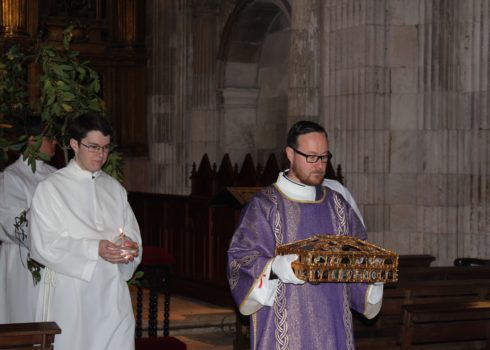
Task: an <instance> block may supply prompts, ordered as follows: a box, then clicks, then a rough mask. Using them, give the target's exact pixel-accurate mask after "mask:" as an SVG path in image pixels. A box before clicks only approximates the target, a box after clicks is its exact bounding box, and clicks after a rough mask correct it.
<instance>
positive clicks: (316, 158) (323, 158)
mask: <svg viewBox="0 0 490 350" xmlns="http://www.w3.org/2000/svg"><path fill="white" fill-rule="evenodd" d="M289 147H291V146H289ZM291 148H292V149H293V151H294V152H296V153H298V154H299V155H301V156H303V157H305V159H306V163H316V162H318V161H321V162H322V163H328V161H329V160H330V159H331V158H332V153H330V151H328V152H327V154H325V155H323V156H317V155H316V154H306V153H303V152H301V151H299V150H297V149H296V148H294V147H291Z"/></svg>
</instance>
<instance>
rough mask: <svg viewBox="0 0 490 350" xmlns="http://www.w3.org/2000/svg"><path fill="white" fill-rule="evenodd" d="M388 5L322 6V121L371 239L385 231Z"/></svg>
mask: <svg viewBox="0 0 490 350" xmlns="http://www.w3.org/2000/svg"><path fill="white" fill-rule="evenodd" d="M385 6H386V2H385V1H378V0H374V1H373V0H366V1H364V0H362V1H359V0H351V1H341V2H340V1H335V0H329V1H324V2H322V8H321V23H322V33H321V52H322V53H321V57H322V67H321V68H322V70H321V102H320V110H321V114H322V118H321V119H322V121H323V123H324V126H325V127H326V129H327V131H328V133H329V140H330V150H331V152H332V153H333V159H332V162H333V164H334V166H336V165H337V164H341V166H342V169H343V174H344V178H345V184H346V186H347V187H348V188H349V190H350V191H351V192H352V194H353V195H354V197H355V198H356V201H357V202H358V204H359V206H360V209H361V211H362V212H363V215H364V219H365V222H366V223H367V226H368V230H369V238H370V239H371V240H373V241H374V242H378V243H379V242H382V240H383V237H384V234H385V232H386V231H387V230H388V229H389V228H388V220H387V215H388V211H387V210H386V209H387V208H386V204H385V203H384V198H385V186H384V184H385V181H386V174H387V172H388V169H389V143H388V142H389V128H388V121H389V91H390V86H389V81H390V80H389V69H388V68H387V57H386V45H387V44H386V32H387V30H386V8H385Z"/></svg>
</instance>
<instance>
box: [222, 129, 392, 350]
mask: <svg viewBox="0 0 490 350" xmlns="http://www.w3.org/2000/svg"><path fill="white" fill-rule="evenodd" d="M287 142H288V146H287V147H286V155H287V157H288V159H289V162H290V169H289V170H287V171H285V172H284V173H280V174H279V176H278V179H277V182H276V183H275V184H273V185H272V186H269V187H267V188H265V189H264V190H262V191H261V192H260V193H259V194H257V195H256V196H255V197H254V198H252V200H251V201H250V203H249V204H248V205H247V207H246V208H244V210H243V211H242V216H241V221H240V224H239V226H238V228H237V230H236V231H235V234H234V236H233V239H232V241H231V244H230V248H229V250H228V280H229V284H230V288H231V292H232V295H233V298H234V300H235V302H236V303H237V305H238V306H239V310H240V312H241V313H242V314H244V315H250V316H251V327H250V335H251V348H252V349H266V350H271V349H277V350H279V349H308V350H314V349H322V350H342V349H354V338H353V328H352V327H353V326H352V314H351V309H354V310H356V311H357V312H359V313H361V314H363V315H364V316H366V317H367V318H373V317H374V316H376V315H377V313H378V312H379V310H380V308H381V302H382V297H383V285H382V284H380V285H378V284H365V283H320V284H318V285H312V284H309V283H304V281H301V280H299V279H298V278H296V276H295V275H294V272H293V270H292V268H291V262H292V261H294V260H296V259H297V255H295V254H290V255H284V256H276V255H275V249H276V246H277V245H281V244H285V243H290V242H293V241H297V240H301V239H305V238H308V237H311V236H313V235H315V234H333V235H350V236H355V237H358V238H361V239H366V230H365V228H364V224H363V221H362V217H361V216H360V214H359V210H358V208H357V205H356V204H355V202H354V201H353V200H352V196H351V195H350V193H349V192H348V191H347V190H346V189H345V188H344V187H342V186H341V185H340V184H339V183H338V182H335V184H334V183H332V181H331V180H330V181H324V176H325V170H326V166H327V162H328V157H329V156H330V153H329V151H328V139H327V133H326V132H325V129H324V128H323V127H322V126H320V125H319V124H316V123H313V122H310V121H300V122H298V123H296V124H295V125H293V127H292V128H291V129H290V131H289V134H288V139H287Z"/></svg>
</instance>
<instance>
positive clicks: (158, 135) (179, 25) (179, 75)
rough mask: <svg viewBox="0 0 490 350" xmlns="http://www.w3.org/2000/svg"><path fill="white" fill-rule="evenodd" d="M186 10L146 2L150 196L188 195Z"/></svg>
mask: <svg viewBox="0 0 490 350" xmlns="http://www.w3.org/2000/svg"><path fill="white" fill-rule="evenodd" d="M189 8H190V4H189V2H188V1H186V0H183V1H157V0H153V1H148V2H147V18H148V19H149V23H148V25H149V31H148V33H149V37H148V41H149V43H150V47H151V51H150V52H151V55H150V58H149V62H148V94H147V96H148V103H147V105H148V116H147V120H148V133H149V149H150V162H151V175H150V187H151V191H152V192H156V193H174V194H187V193H189V191H190V183H189V176H190V170H191V164H190V163H189V161H188V159H189V133H190V130H191V125H190V120H189V113H188V111H189V108H190V106H189V105H190V102H189V101H190V98H189V95H190V92H189V88H190V87H189V85H188V72H189V71H190V67H189V65H188V57H189V56H188V55H189V51H188V45H189V38H188V36H187V35H188V33H190V29H189V26H190V21H189V17H188V16H189V12H188V9H189Z"/></svg>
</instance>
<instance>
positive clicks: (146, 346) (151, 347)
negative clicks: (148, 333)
mask: <svg viewBox="0 0 490 350" xmlns="http://www.w3.org/2000/svg"><path fill="white" fill-rule="evenodd" d="M163 349H165V350H186V349H187V345H185V343H184V342H182V341H181V340H179V339H177V338H174V337H147V338H136V350H163Z"/></svg>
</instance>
